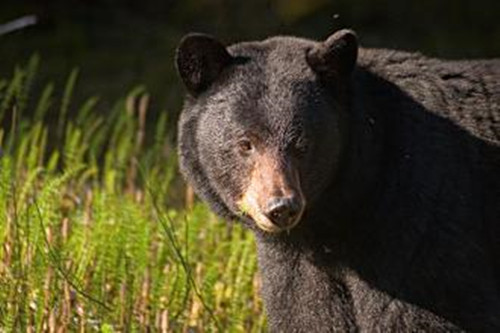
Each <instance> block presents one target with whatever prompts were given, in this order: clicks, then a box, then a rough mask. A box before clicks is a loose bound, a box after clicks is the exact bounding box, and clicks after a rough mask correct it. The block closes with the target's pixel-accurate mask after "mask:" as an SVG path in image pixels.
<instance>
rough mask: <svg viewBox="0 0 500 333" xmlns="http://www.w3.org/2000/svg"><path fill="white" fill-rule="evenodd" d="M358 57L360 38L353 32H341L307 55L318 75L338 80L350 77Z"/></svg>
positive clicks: (310, 64)
mask: <svg viewBox="0 0 500 333" xmlns="http://www.w3.org/2000/svg"><path fill="white" fill-rule="evenodd" d="M357 57H358V38H357V37H356V34H355V33H354V31H352V30H347V29H344V30H339V31H337V32H335V33H334V34H333V35H331V36H330V37H328V38H327V40H325V41H324V42H322V43H319V44H318V45H317V46H316V47H313V48H312V49H310V50H309V51H308V52H307V54H306V60H307V63H308V64H309V66H310V67H311V68H312V69H313V70H314V71H315V72H316V73H318V74H320V75H324V76H326V77H327V78H330V77H334V78H337V79H339V78H340V79H342V78H345V77H346V76H349V75H350V74H351V72H352V70H353V69H354V66H355V65H356V59H357Z"/></svg>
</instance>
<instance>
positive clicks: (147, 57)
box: [0, 0, 500, 118]
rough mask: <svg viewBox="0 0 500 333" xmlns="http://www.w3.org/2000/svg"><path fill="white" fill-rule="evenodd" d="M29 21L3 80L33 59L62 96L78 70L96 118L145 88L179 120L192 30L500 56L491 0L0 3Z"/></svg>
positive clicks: (0, 70)
mask: <svg viewBox="0 0 500 333" xmlns="http://www.w3.org/2000/svg"><path fill="white" fill-rule="evenodd" d="M28 14H34V15H36V16H37V18H38V23H37V24H36V25H34V26H31V27H27V28H25V29H22V30H19V31H16V32H12V33H9V34H5V35H0V77H3V78H6V77H10V76H11V74H12V71H13V68H14V65H15V64H23V63H25V62H26V61H27V60H28V59H29V57H30V55H32V54H33V53H35V52H37V53H38V54H39V55H40V57H41V68H40V72H39V75H38V80H37V82H41V83H43V84H45V83H47V82H48V81H55V83H56V85H57V86H58V87H60V90H62V85H63V84H64V81H65V80H66V77H67V75H68V74H69V72H70V71H71V69H72V68H74V67H79V68H80V78H79V81H78V84H77V87H76V92H77V95H76V97H75V98H76V99H77V102H81V101H82V100H83V99H86V98H88V97H90V96H94V95H97V96H100V100H101V106H102V107H101V109H102V110H103V112H105V110H106V109H107V108H106V107H105V106H106V105H110V104H112V103H113V102H114V101H115V100H116V99H117V98H118V97H120V96H123V95H124V94H126V93H127V92H128V91H129V90H130V89H132V88H133V87H134V86H136V85H138V84H144V85H146V87H147V89H148V90H149V91H150V92H151V95H152V104H153V107H152V108H151V111H152V112H153V113H154V112H156V113H157V112H162V111H163V110H167V111H168V112H170V113H172V114H173V115H174V116H175V115H176V114H178V112H179V110H180V104H181V101H182V95H183V90H182V87H181V86H180V82H179V80H178V79H177V77H176V75H175V70H174V66H173V59H174V50H175V47H176V45H177V43H178V41H179V39H180V38H181V37H182V36H183V35H184V34H185V33H188V32H190V31H199V32H206V33H210V34H214V35H216V36H218V37H219V39H220V40H222V41H223V42H225V43H227V44H230V43H233V42H236V41H240V40H248V39H263V38H266V37H267V36H272V35H275V34H291V35H298V36H304V37H309V38H313V39H323V38H325V37H326V36H328V35H329V34H330V33H331V32H333V31H334V30H336V29H339V28H344V27H349V28H352V29H354V30H356V31H357V33H358V35H359V37H360V40H361V44H362V45H363V46H365V47H385V48H395V49H404V50H414V51H420V52H422V53H425V54H427V55H430V56H438V57H444V58H465V57H467V58H468V57H482V58H484V57H494V56H497V57H498V56H500V1H498V0H474V1H467V0H440V1H438V0H412V1H403V0H381V1H372V0H350V1H348V0H290V1H286V0H256V1H236V0H212V1H210V0H198V1H194V0H149V1H147V0H143V1H133V0H125V1H116V0H115V1H113V0H54V1H49V0H31V1H16V0H1V1H0V24H3V23H6V22H8V21H10V20H13V19H16V18H18V17H20V16H23V15H28ZM41 83H39V84H41ZM173 118H175V117H173Z"/></svg>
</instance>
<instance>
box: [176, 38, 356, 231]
mask: <svg viewBox="0 0 500 333" xmlns="http://www.w3.org/2000/svg"><path fill="white" fill-rule="evenodd" d="M357 51H358V45H357V39H356V36H355V34H354V33H353V32H352V31H349V30H341V31H338V32H336V33H335V34H333V35H331V36H330V37H329V38H328V39H327V40H325V41H324V42H314V41H310V40H305V39H298V38H292V37H274V38H271V39H267V40H265V41H262V42H245V43H239V44H235V45H232V46H229V47H225V46H224V45H223V44H221V43H220V42H219V41H217V40H216V39H214V38H213V37H211V36H208V35H203V34H189V35H187V36H186V37H184V38H183V39H182V41H181V43H180V45H179V47H178V49H177V55H176V65H177V69H178V72H179V75H180V77H181V79H182V81H183V83H184V85H185V87H186V89H187V92H188V94H187V97H186V101H185V105H184V109H183V112H182V114H181V118H180V122H179V136H178V145H179V155H180V166H181V171H182V172H183V174H184V175H185V177H186V178H187V180H188V182H190V183H191V184H192V185H193V187H194V189H195V191H196V192H197V193H198V195H200V196H201V197H202V198H203V199H204V200H206V201H207V202H208V203H209V204H210V205H211V207H212V209H214V210H215V211H216V212H218V213H219V214H220V215H222V216H224V217H228V218H238V219H240V220H242V221H243V222H244V223H246V224H248V225H249V226H250V227H252V228H253V227H254V226H257V227H258V228H259V229H261V230H264V231H267V232H279V231H283V230H289V229H291V228H292V227H294V226H295V225H296V224H297V223H299V222H300V220H301V216H302V214H303V213H304V211H305V210H307V209H310V208H311V207H313V205H314V203H315V201H316V200H317V199H318V198H319V197H320V196H321V195H322V193H323V192H324V191H325V189H326V188H327V187H328V186H329V185H330V184H331V183H332V181H333V179H334V178H335V175H336V172H337V170H338V166H339V158H340V154H341V152H342V148H343V145H344V141H345V136H346V133H345V128H346V126H345V125H344V124H343V123H344V122H345V118H346V113H347V112H348V110H347V109H348V105H347V98H346V95H347V91H348V87H349V80H350V74H351V72H352V70H353V68H354V66H355V63H356V57H357Z"/></svg>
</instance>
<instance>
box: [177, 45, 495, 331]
mask: <svg viewBox="0 0 500 333" xmlns="http://www.w3.org/2000/svg"><path fill="white" fill-rule="evenodd" d="M317 45H318V44H317V43H316V42H313V41H309V40H304V39H297V38H290V37H276V38H272V39H269V40H266V41H263V42H250V43H240V44H236V45H233V46H231V47H229V48H228V52H229V54H230V55H231V56H232V57H233V58H234V59H235V60H234V61H233V63H232V64H231V65H229V66H228V67H227V68H225V69H224V70H223V71H222V73H221V74H220V76H219V77H217V79H216V80H215V81H214V82H213V83H212V84H211V85H210V86H209V87H208V88H207V89H206V90H205V91H203V92H202V93H200V92H199V91H196V94H194V93H192V94H191V95H190V96H188V98H187V101H186V104H185V107H184V111H183V113H182V117H181V120H180V124H179V126H180V127H179V129H180V134H179V153H180V157H181V170H182V171H183V173H184V175H185V176H186V178H187V179H188V181H189V182H190V183H191V184H192V185H193V186H194V188H195V190H196V191H197V193H198V194H199V195H200V196H201V197H202V198H203V199H204V200H206V201H207V202H208V203H209V204H210V205H211V207H212V208H213V209H214V210H215V211H216V212H218V213H219V214H221V215H222V216H225V217H227V218H238V209H237V207H236V206H235V200H236V199H237V198H238V196H239V195H241V191H242V187H244V184H245V177H246V176H247V173H246V172H247V171H248V167H247V166H245V165H244V164H242V163H241V161H240V160H239V159H238V158H237V157H236V155H235V153H234V152H233V151H232V147H233V146H234V142H235V140H236V139H237V137H238V135H239V134H240V133H241V132H244V131H246V130H248V129H252V130H253V131H259V132H260V133H261V135H262V136H264V137H265V142H266V144H268V145H273V146H276V147H284V148H286V147H287V145H289V144H290V142H291V141H292V140H294V139H295V137H294V133H296V132H297V130H296V129H297V127H300V130H301V131H302V132H303V136H304V138H302V139H303V141H305V142H306V144H307V147H308V149H307V151H308V152H307V154H305V156H302V157H301V164H300V175H301V180H302V184H303V187H304V192H305V195H306V198H307V202H308V205H307V209H306V212H305V215H304V216H303V218H302V220H301V222H300V223H299V224H298V225H297V226H296V227H295V228H294V229H292V230H291V231H290V232H289V233H282V234H276V235H273V234H267V233H264V232H262V231H260V230H259V229H257V228H256V227H255V226H254V224H253V223H252V221H249V220H248V219H245V218H241V220H242V222H243V223H245V224H246V225H247V226H248V227H249V228H251V229H252V230H253V231H254V232H255V234H256V239H257V244H258V251H259V266H260V270H261V274H262V278H263V290H262V293H263V297H264V299H265V304H266V309H267V312H268V315H269V324H270V327H271V329H272V330H274V331H279V332H330V331H366V332H371V331H380V332H385V331H443V332H445V331H446V332H447V331H460V330H471V331H477V332H486V331H488V332H500V61H499V60H489V61H463V62H460V61H442V60H437V59H430V58H426V57H424V56H422V55H419V54H411V53H405V52H397V51H390V50H373V49H360V51H359V57H358V61H357V65H356V68H355V69H354V71H353V72H352V73H351V75H350V76H349V75H347V76H345V78H344V79H342V81H343V82H339V81H340V80H339V79H338V78H339V76H336V77H337V81H335V80H333V79H332V78H331V77H327V78H326V79H325V76H321V75H319V74H318V71H313V70H311V68H310V65H311V64H308V63H307V61H306V56H305V55H306V54H307V52H308V50H309V49H311V48H314V47H316V46H317ZM180 56H181V57H182V54H181V55H180ZM337 72H338V71H337ZM337 72H336V73H337ZM337 74H338V73H337ZM294 129H295V131H294ZM299 132H300V131H299ZM284 151H286V149H284Z"/></svg>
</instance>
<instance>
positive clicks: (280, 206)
mask: <svg viewBox="0 0 500 333" xmlns="http://www.w3.org/2000/svg"><path fill="white" fill-rule="evenodd" d="M302 208H303V207H302V202H301V200H299V198H298V197H297V196H296V195H291V196H288V197H274V198H272V199H271V200H270V201H269V203H268V204H267V207H266V210H265V214H266V216H267V218H268V219H269V220H270V221H271V222H272V223H273V224H275V225H276V226H278V227H279V228H283V229H287V228H288V227H290V226H293V225H294V223H295V221H296V220H297V217H298V215H299V214H300V212H301V211H302Z"/></svg>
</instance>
